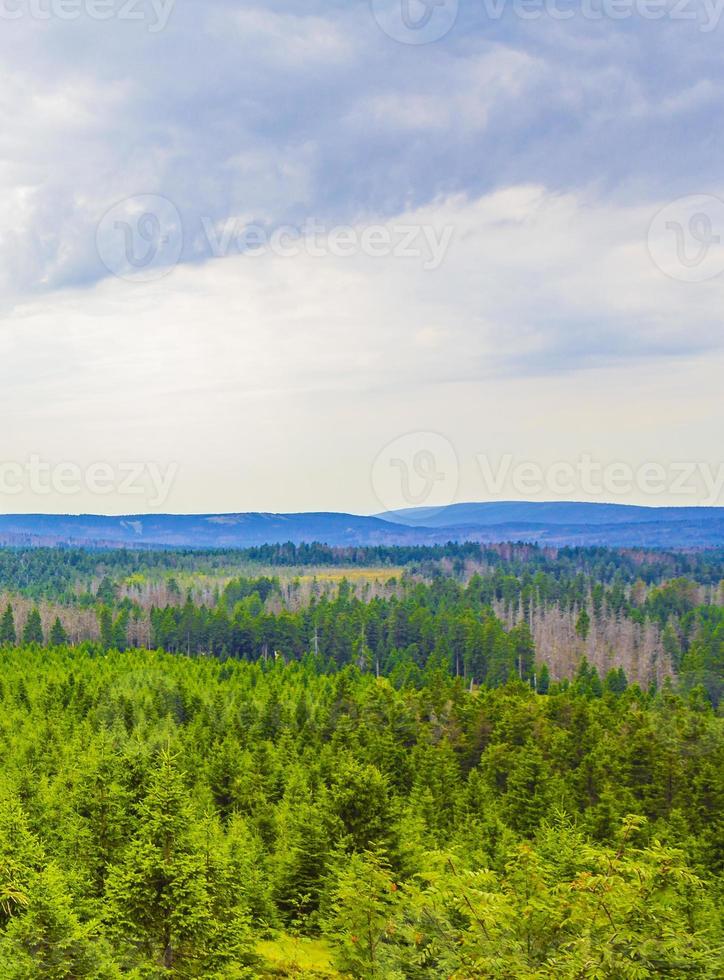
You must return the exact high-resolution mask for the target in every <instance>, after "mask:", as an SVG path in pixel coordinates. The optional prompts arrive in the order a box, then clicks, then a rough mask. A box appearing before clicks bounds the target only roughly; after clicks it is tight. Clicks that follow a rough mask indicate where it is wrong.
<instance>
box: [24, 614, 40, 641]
mask: <svg viewBox="0 0 724 980" xmlns="http://www.w3.org/2000/svg"><path fill="white" fill-rule="evenodd" d="M23 643H24V644H25V645H26V646H30V645H31V644H32V643H37V644H38V645H39V646H42V645H43V623H42V621H41V619H40V612H39V610H38V607H37V606H33V608H32V609H31V610H30V612H29V613H28V618H27V619H26V621H25V626H24V627H23Z"/></svg>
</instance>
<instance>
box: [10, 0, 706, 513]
mask: <svg viewBox="0 0 724 980" xmlns="http://www.w3.org/2000/svg"><path fill="white" fill-rule="evenodd" d="M569 14H570V15H571V16H569ZM612 15H615V16H612ZM627 15H628V16H627ZM723 15H724V0H708V2H706V3H701V4H696V3H693V2H689V3H684V2H683V0H677V2H676V3H674V2H673V0H672V2H671V3H669V4H665V3H663V0H662V2H659V0H615V3H609V5H608V7H606V6H605V4H604V5H603V7H602V6H601V2H600V0H584V2H583V3H581V2H578V3H572V2H569V3H566V0H557V6H555V5H554V3H553V0H541V3H540V5H539V6H538V7H536V5H535V0H528V2H527V3H523V2H522V0H521V2H517V0H516V2H514V3H508V4H506V5H503V4H502V2H500V0H498V2H497V3H496V2H495V0H486V2H483V0H461V3H460V6H459V9H457V7H456V6H455V4H454V3H453V2H452V0H440V2H439V5H438V6H430V7H429V8H425V7H423V6H422V5H421V4H419V3H418V2H417V0H410V2H409V4H408V3H407V0H405V2H404V4H403V2H402V0H389V2H388V0H373V2H372V3H371V4H370V3H369V2H366V0H339V2H332V0H326V2H322V0H318V2H315V0H310V2H307V3H305V4H299V3H298V2H297V3H291V2H289V3H285V2H281V0H280V2H268V3H258V4H255V3H253V2H252V3H249V4H241V3H237V2H223V0H204V2H203V3H199V2H195V0H194V2H192V0H176V2H175V4H172V3H171V2H170V0H155V3H151V0H146V3H145V5H144V4H143V3H136V2H133V3H131V2H130V0H105V5H103V4H102V3H101V2H100V0H0V20H2V23H0V50H1V51H2V58H1V59H0V64H1V66H2V67H1V69H0V70H1V71H2V76H3V77H2V85H1V86H0V100H2V126H1V127H0V184H1V193H0V212H1V213H2V221H1V222H0V316H1V317H2V329H1V331H0V338H1V342H0V372H1V375H2V377H1V383H0V399H1V401H2V411H3V417H4V419H5V425H4V426H3V429H2V440H1V444H0V463H1V464H2V467H1V468H0V510H2V511H6V512H14V511H18V512H20V511H52V512H79V511H93V512H115V513H130V512H133V513H137V512H141V511H146V510H152V509H155V510H164V511H176V512H210V511H243V510H265V511H280V510H284V511H301V510H349V511H354V512H358V513H372V512H377V511H380V510H382V509H384V508H386V507H392V506H401V505H405V504H416V503H428V504H429V503H435V502H439V503H448V502H452V501H454V500H483V499H491V498H495V497H498V498H503V499H505V498H508V499H509V498H529V499H553V498H557V497H561V498H563V499H591V500H596V499H599V500H600V499H607V500H618V501H620V502H628V503H634V502H635V503H649V504H663V503H674V504H677V503H679V504H691V503H718V504H723V503H724V492H723V491H724V487H722V486H719V485H718V483H717V474H719V463H720V460H722V453H721V430H722V414H723V413H722V394H721V392H722V374H723V371H722V368H723V367H724V356H723V351H722V347H723V345H724V332H723V331H722V310H723V309H724V244H722V243H723V242H724V203H723V202H724V170H723V168H722V160H723V159H724V126H723V125H722V121H723V120H722V105H723V104H724V103H723V84H724V59H722V56H721V52H722V43H723V41H724V16H723ZM101 16H102V17H104V18H106V19H100V17H101ZM720 21H721V22H720ZM586 461H588V462H586ZM101 464H103V465H104V466H105V470H104V471H103V474H102V475H103V479H105V483H103V480H99V472H101V471H99V466H101ZM134 466H135V472H137V473H139V474H140V475H138V477H137V478H135V477H133V475H132V473H131V468H132V467H134ZM525 466H527V467H528V469H525ZM586 466H588V471H587V475H584V476H582V475H581V474H582V473H583V472H584V470H585V469H586ZM616 466H618V467H619V468H618V470H616V469H615V467H616ZM141 467H143V471H142V472H141ZM687 467H688V468H689V469H688V470H687V471H686V472H685V470H686V468H687ZM694 467H696V468H695V469H694ZM159 473H161V474H163V475H164V479H166V478H167V482H166V483H165V484H164V487H163V492H157V486H156V484H157V480H156V476H157V475H158V474H159ZM124 481H125V484H126V485H125V486H124V485H123V484H124ZM526 481H527V482H526ZM677 481H678V482H677ZM723 482H724V478H723Z"/></svg>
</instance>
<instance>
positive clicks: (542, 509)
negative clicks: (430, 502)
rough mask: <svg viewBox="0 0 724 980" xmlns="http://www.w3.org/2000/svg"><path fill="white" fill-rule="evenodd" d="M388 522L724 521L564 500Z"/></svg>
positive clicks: (695, 512)
mask: <svg viewBox="0 0 724 980" xmlns="http://www.w3.org/2000/svg"><path fill="white" fill-rule="evenodd" d="M376 516H377V517H381V518H383V519H384V520H387V521H393V522H395V523H397V524H407V525H410V526H418V525H423V526H424V527H460V526H463V525H465V526H470V525H472V526H477V527H489V526H490V525H493V524H517V523H521V524H529V523H533V524H568V525H573V524H578V525H581V524H585V525H594V524H598V525H600V524H640V523H649V522H652V521H653V522H656V523H661V522H669V521H677V522H678V521H700V520H707V519H714V520H716V519H719V520H724V507H644V506H641V505H636V504H608V503H605V504H598V503H589V502H585V501H571V502H569V501H567V500H546V501H527V500H499V501H498V500H496V501H486V502H484V503H462V504H449V505H448V506H446V507H409V508H406V509H404V510H391V511H387V512H385V513H382V514H377V515H376Z"/></svg>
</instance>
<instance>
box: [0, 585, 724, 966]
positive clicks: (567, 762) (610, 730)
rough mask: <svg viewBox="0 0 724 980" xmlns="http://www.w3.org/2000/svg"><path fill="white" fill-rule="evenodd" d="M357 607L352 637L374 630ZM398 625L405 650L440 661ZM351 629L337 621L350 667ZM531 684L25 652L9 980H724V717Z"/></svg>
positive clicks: (690, 704)
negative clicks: (315, 956)
mask: <svg viewBox="0 0 724 980" xmlns="http://www.w3.org/2000/svg"><path fill="white" fill-rule="evenodd" d="M441 588H442V587H441ZM420 594H421V595H422V594H423V593H420ZM252 601H253V602H255V601H256V600H255V599H254V595H253V594H251V595H248V596H246V597H244V598H242V599H240V600H239V603H240V604H241V605H242V606H243V605H244V603H247V602H252ZM340 601H341V602H342V605H340V606H338V607H335V612H337V613H338V614H339V616H340V617H341V622H340V623H338V624H337V629H338V630H339V629H341V628H342V626H343V624H344V623H345V622H346V617H347V616H349V617H352V615H353V612H354V611H355V610H356V609H357V606H356V604H355V600H354V599H353V597H351V596H350V595H347V596H346V598H343V600H340ZM344 603H346V606H345V605H344ZM320 605H321V603H320ZM330 605H331V603H330ZM183 608H184V607H183V606H182V607H181V609H182V610H183ZM395 608H396V612H395V614H394V616H393V617H392V619H391V620H390V621H384V620H381V622H384V624H385V628H386V629H388V630H393V631H395V633H396V642H398V643H399V642H403V643H404V641H405V639H406V638H407V637H406V636H405V635H404V634H405V633H406V632H407V634H408V636H409V633H410V631H411V630H412V629H419V630H420V631H421V635H424V633H425V631H426V630H427V629H428V626H425V625H424V622H425V620H426V616H425V615H419V616H418V617H417V619H418V620H419V622H417V620H413V624H416V625H413V626H412V627H411V626H410V619H411V618H412V613H411V614H410V615H409V616H403V615H400V609H401V608H402V607H401V605H399V604H398V606H397V607H395ZM121 612H122V610H119V611H118V612H117V613H115V614H113V615H112V617H111V627H112V626H113V622H114V621H115V620H116V619H117V618H118V615H120V613H121ZM437 614H438V615H441V616H444V609H443V608H440V609H439V610H438V612H437ZM447 623H448V627H449V626H450V620H448V621H447ZM469 625H471V627H472V626H473V625H475V626H476V627H477V626H480V627H481V629H480V631H478V630H477V629H471V631H470V632H469V634H468V636H467V639H466V634H465V631H462V632H461V634H460V635H461V637H462V639H461V641H460V642H461V643H463V644H464V643H466V642H469V644H470V646H469V651H470V657H471V658H472V659H471V662H473V661H474V659H475V657H478V656H481V657H482V658H483V660H484V661H487V662H490V661H489V660H488V659H487V658H488V657H489V655H490V654H492V652H493V650H494V647H495V644H496V643H497V642H499V641H500V638H501V636H502V637H503V638H504V639H506V642H508V641H507V637H508V635H509V634H506V633H505V631H502V632H501V630H500V628H499V625H498V624H496V623H494V622H492V621H489V620H488V619H486V620H485V621H480V622H478V621H477V620H476V619H475V617H474V616H473V617H471V618H470V620H469ZM188 626H189V628H191V627H192V624H191V623H190V622H189V624H188ZM333 627H334V622H333V621H332V620H331V619H330V620H327V619H326V618H325V617H320V618H319V620H318V629H319V633H320V635H321V634H322V633H323V631H325V630H328V629H329V630H331V631H332V632H331V633H328V634H327V638H328V640H329V642H330V643H332V642H334V640H333V639H329V637H332V638H333V637H334V636H335V633H334V629H333ZM486 627H487V632H486ZM358 630H359V622H357V624H356V625H355V628H354V630H352V629H351V630H350V632H351V634H352V635H355V634H356V635H359V632H358ZM51 632H52V631H51ZM519 633H520V634H522V631H519ZM337 635H339V634H338V633H337ZM367 636H368V644H369V645H370V647H371V648H374V647H376V646H377V638H376V637H375V635H374V631H373V630H370V631H369V632H368V634H367ZM524 640H525V636H524V635H519V636H518V642H517V643H516V645H515V646H512V645H511V646H508V647H507V649H508V652H509V653H511V652H513V653H514V652H515V650H516V649H517V650H520V649H521V645H522V648H523V649H524V650H526V649H527V645H526V644H525V643H524V642H523V641H524ZM454 642H455V643H457V640H455V641H454ZM488 644H490V646H488ZM396 649H400V647H399V646H398V647H396ZM450 650H451V651H452V652H453V654H454V650H455V647H454V646H452V647H451V648H450ZM449 653H450V651H448V652H443V651H439V656H440V657H447V656H449ZM436 656H437V655H436ZM491 659H492V660H493V662H495V657H491ZM509 664H510V666H511V672H510V674H511V676H510V679H509V681H508V682H507V683H506V684H503V685H502V686H500V687H498V688H495V689H486V688H484V687H483V688H480V689H476V688H473V690H472V691H471V690H470V685H469V683H468V680H467V678H463V677H458V678H456V677H454V676H451V675H450V673H449V672H448V670H441V669H438V668H437V667H435V668H434V669H430V668H429V667H428V668H427V670H426V671H425V672H423V671H421V670H420V669H419V668H418V673H417V674H416V675H414V677H412V678H411V681H410V682H409V683H408V682H406V681H405V680H404V679H403V676H402V674H399V675H397V676H396V678H395V681H394V683H393V682H392V680H390V679H388V678H386V677H384V676H381V677H376V676H375V674H374V673H372V672H369V671H363V670H360V669H359V668H358V667H356V666H349V665H348V666H342V667H340V666H338V665H337V664H336V663H335V661H334V659H331V660H327V661H326V662H325V661H323V660H322V658H321V656H320V657H319V658H314V657H313V656H308V657H304V658H302V659H301V660H299V661H295V662H291V663H289V664H285V663H284V662H283V660H282V659H281V658H276V659H275V658H273V657H269V658H268V659H267V660H264V659H263V658H262V659H261V661H260V662H258V663H249V662H246V661H243V660H234V659H221V658H214V657H209V656H198V657H195V656H184V655H180V654H170V653H163V652H154V651H146V650H126V651H119V650H117V649H115V644H112V645H111V646H110V648H109V650H108V651H107V652H106V651H104V650H103V649H102V646H101V645H100V644H95V645H86V646H84V647H80V648H78V647H69V646H67V645H65V644H55V643H53V644H51V646H49V647H48V648H47V649H40V648H39V647H38V646H37V645H35V644H33V645H30V646H27V647H22V648H20V649H10V648H8V647H5V648H3V649H2V650H1V651H0V773H1V774H2V775H1V776H0V976H2V977H3V978H4V977H6V976H7V977H9V978H11V980H21V978H23V980H26V978H27V980H31V978H35V977H45V976H47V977H50V978H53V980H55V978H58V980H71V978H75V977H89V978H90V977H95V978H98V980H105V978H109V980H110V978H120V977H129V978H130V980H146V978H154V980H158V978H162V977H174V976H175V977H184V978H189V980H191V978H199V980H201V978H203V980H232V978H247V977H248V978H251V977H263V976H265V975H267V974H269V975H274V974H273V970H277V974H276V975H280V973H279V971H280V970H281V969H282V967H281V966H280V965H279V964H280V962H281V960H279V959H277V958H275V957H272V956H271V950H272V949H273V947H274V942H273V940H270V939H269V936H273V935H276V933H277V930H282V931H283V932H284V934H285V935H287V936H290V937H293V936H294V935H300V936H306V937H310V938H316V939H319V937H320V935H321V936H322V938H323V939H324V940H325V942H326V945H324V944H321V946H320V948H323V949H324V950H326V951H327V952H328V951H329V950H330V949H331V950H332V953H333V956H334V958H335V961H336V963H337V966H338V968H339V971H340V975H344V976H349V977H360V978H367V977H369V978H384V980H388V978H389V980H394V978H396V977H397V978H410V980H418V978H428V977H429V978H436V977H441V976H445V977H455V978H459V980H468V978H470V977H477V976H487V977H499V978H501V980H502V978H505V980H518V978H530V980H534V978H535V980H539V978H550V980H554V978H556V980H557V978H563V980H574V978H576V980H580V978H586V980H599V978H604V980H620V978H624V980H629V978H630V980H638V978H641V977H643V978H649V977H650V978H655V977H672V978H676V980H680V978H682V977H688V976H692V977H699V978H702V980H715V978H717V977H718V976H720V975H721V971H722V964H721V953H720V950H721V947H722V932H721V924H720V921H719V913H718V909H719V907H720V906H721V904H722V902H721V899H722V892H721V884H720V882H721V875H722V871H723V870H724V851H723V849H722V843H721V841H722V834H721V822H720V821H721V814H722V812H724V787H723V785H722V776H721V773H722V771H724V770H723V767H722V761H723V760H722V719H721V717H719V716H718V715H717V713H716V712H715V711H714V709H713V708H712V706H711V703H710V702H709V700H708V698H707V696H706V693H705V692H704V691H703V690H702V689H701V687H700V686H693V687H692V688H691V690H690V691H687V692H684V693H683V694H682V693H681V692H677V690H676V689H675V688H674V687H673V686H671V685H663V686H662V689H661V691H660V692H659V693H658V694H656V695H655V696H650V695H648V694H644V693H642V692H641V691H640V690H639V689H638V688H637V687H636V686H635V685H634V686H626V685H625V677H624V678H622V677H621V675H620V674H619V672H618V671H614V672H612V673H611V674H610V675H609V676H607V678H606V682H605V685H602V684H601V682H600V679H599V682H598V683H599V685H600V690H598V691H597V689H596V684H595V677H596V676H597V675H595V674H594V672H593V670H592V668H591V667H590V666H589V665H586V664H582V665H581V669H580V671H579V676H578V677H577V679H576V680H575V681H574V683H573V684H572V685H570V686H569V687H568V688H566V687H565V686H564V685H558V684H552V685H551V686H550V689H549V693H541V689H542V688H543V687H544V684H542V683H541V681H542V680H543V677H544V674H543V671H542V669H541V670H539V671H538V673H537V675H536V682H537V686H538V692H539V693H536V692H535V691H534V690H533V688H532V687H531V686H530V685H529V684H528V683H526V682H525V680H524V681H523V682H521V680H520V678H519V669H516V668H517V667H518V665H517V664H516V661H515V658H513V659H511V660H510V661H509ZM523 665H524V672H525V668H526V666H527V659H526V657H525V656H524V658H523ZM294 941H295V940H293V938H292V939H290V940H289V942H290V943H293V942H294ZM300 942H301V940H300ZM269 944H271V945H269ZM266 948H269V950H270V954H269V957H270V958H269V964H265V963H264V962H263V961H262V960H259V955H260V954H261V955H262V956H264V955H266V954H264V949H266ZM285 948H286V947H285ZM285 956H286V954H285ZM290 960H291V957H290ZM303 970H306V972H307V975H312V976H313V975H314V967H312V966H305V967H304V968H301V967H300V969H299V970H298V971H297V972H296V973H295V972H294V968H292V967H290V968H289V970H288V973H289V975H291V976H294V975H298V976H299V975H301V976H303V975H305V974H304V972H303ZM318 972H319V973H320V974H321V975H325V974H326V975H331V967H329V964H328V962H325V964H324V965H323V966H321V967H320V968H319V971H318ZM281 975H283V974H281Z"/></svg>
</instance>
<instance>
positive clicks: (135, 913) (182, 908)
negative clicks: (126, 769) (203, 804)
mask: <svg viewBox="0 0 724 980" xmlns="http://www.w3.org/2000/svg"><path fill="white" fill-rule="evenodd" d="M201 826H202V823H201V821H200V820H199V817H198V815H197V814H196V813H195V812H194V809H193V808H192V806H191V803H190V800H189V797H188V793H187V791H186V788H185V786H184V782H183V778H182V776H181V773H180V772H179V770H178V769H177V767H176V764H175V762H174V760H173V759H172V757H171V756H170V755H169V754H168V753H164V754H163V756H162V758H161V761H160V765H159V766H158V768H157V769H156V771H155V772H154V773H153V774H152V776H151V780H150V784H149V788H148V792H147V794H146V797H145V799H144V801H143V803H142V804H141V805H140V808H139V824H138V831H137V833H136V835H135V837H134V838H133V840H132V841H131V842H130V844H129V845H128V848H127V849H126V853H125V855H124V858H123V861H122V862H121V863H120V864H119V865H118V866H116V867H114V868H113V869H112V870H111V872H110V874H109V876H108V881H107V886H106V898H107V906H108V924H109V928H110V931H111V935H112V936H113V937H115V939H116V941H117V943H118V944H119V945H120V947H121V949H122V950H123V952H124V956H125V957H127V958H128V960H129V962H131V963H132V962H133V961H134V959H135V956H136V955H137V953H138V952H139V951H140V952H141V953H142V956H143V957H145V958H146V959H147V960H148V961H150V962H151V963H154V964H155V965H156V966H157V967H159V968H162V969H164V970H168V971H174V972H175V973H178V974H179V975H187V974H188V975H191V976H198V975H202V976H206V975H214V974H213V970H211V969H210V965H211V964H213V965H214V966H217V965H218V963H219V962H220V961H223V959H224V958H225V957H226V956H227V955H228V956H230V957H236V958H237V960H238V958H239V957H240V956H241V950H242V947H243V946H244V942H243V934H244V930H245V924H244V921H243V916H242V914H241V912H240V911H238V912H237V911H236V910H235V909H234V908H233V907H231V910H230V908H229V904H228V903H229V896H228V892H229V889H230V885H229V883H228V881H225V878H226V876H225V870H224V869H225V866H226V862H225V859H224V855H223V854H222V853H220V850H219V847H218V844H217V843H216V842H212V841H210V840H209V839H208V838H206V839H205V838H204V836H202V835H201V834H200V833H199V829H200V827H201ZM215 844H216V846H214V845H215ZM237 886H238V883H237ZM224 888H226V893H227V894H226V895H225V898H226V902H225V903H223V902H222V903H221V905H222V908H219V907H217V906H216V904H215V892H216V891H219V892H223V891H224ZM224 905H225V909H224V908H223V906H224ZM222 911H225V912H226V915H222V914H221V912H222ZM229 911H231V913H232V914H231V915H229ZM207 967H209V970H208V973H207V972H204V971H205V970H206V968H207ZM194 971H197V972H194Z"/></svg>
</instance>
